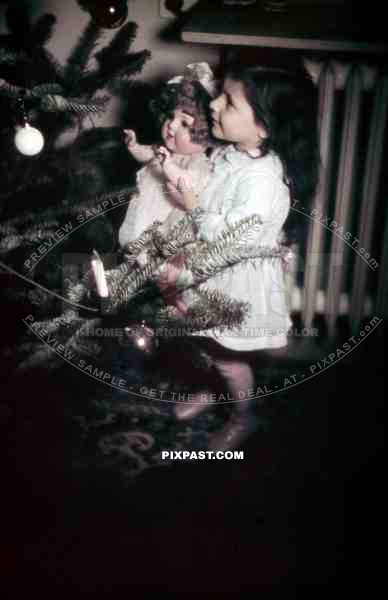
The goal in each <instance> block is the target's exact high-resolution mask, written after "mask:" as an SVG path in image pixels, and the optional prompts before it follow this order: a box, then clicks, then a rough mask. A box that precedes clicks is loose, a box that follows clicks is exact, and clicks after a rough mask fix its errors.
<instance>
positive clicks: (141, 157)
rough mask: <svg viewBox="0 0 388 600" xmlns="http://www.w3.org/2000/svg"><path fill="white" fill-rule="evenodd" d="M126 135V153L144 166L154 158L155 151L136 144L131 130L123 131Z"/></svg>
mask: <svg viewBox="0 0 388 600" xmlns="http://www.w3.org/2000/svg"><path fill="white" fill-rule="evenodd" d="M124 133H125V134H126V138H125V143H126V145H127V148H128V152H129V153H130V154H131V155H132V156H133V158H134V159H135V160H137V162H139V163H142V164H146V163H148V162H150V161H151V160H152V159H153V158H155V150H154V148H153V146H147V145H145V144H138V143H137V137H136V133H135V132H134V131H133V130H132V129H124Z"/></svg>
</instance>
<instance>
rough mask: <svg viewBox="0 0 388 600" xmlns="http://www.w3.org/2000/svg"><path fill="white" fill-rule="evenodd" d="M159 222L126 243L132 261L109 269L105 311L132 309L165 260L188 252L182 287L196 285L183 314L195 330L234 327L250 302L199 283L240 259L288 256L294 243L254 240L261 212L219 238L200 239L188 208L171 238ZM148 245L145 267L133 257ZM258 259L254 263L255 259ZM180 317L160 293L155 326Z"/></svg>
mask: <svg viewBox="0 0 388 600" xmlns="http://www.w3.org/2000/svg"><path fill="white" fill-rule="evenodd" d="M158 226H159V223H154V224H153V225H152V226H151V227H150V228H148V229H147V230H146V231H145V232H144V233H143V234H142V235H141V236H140V237H139V238H138V239H137V240H135V241H134V242H132V243H130V244H128V245H127V246H126V248H125V252H126V255H127V256H126V258H127V262H126V263H125V262H124V263H123V264H122V265H120V266H119V267H117V268H115V269H111V270H110V271H107V272H106V279H107V284H108V289H109V292H110V297H109V299H108V300H107V302H106V304H105V310H106V312H108V313H109V312H112V313H114V312H116V311H117V310H122V309H123V308H125V309H126V310H127V309H128V313H129V314H130V312H131V306H133V305H134V304H133V303H134V301H135V300H136V297H137V295H139V294H140V295H141V296H142V298H143V299H144V292H145V291H146V290H147V287H149V286H150V285H152V284H153V285H155V284H156V285H157V282H158V280H159V278H160V276H161V273H162V272H163V269H164V268H165V266H166V259H168V257H169V256H172V255H173V254H183V255H184V256H185V258H186V261H185V268H184V269H183V271H182V273H181V275H180V277H179V281H178V282H177V287H179V291H183V290H187V289H191V291H192V295H193V298H192V300H193V302H192V303H191V306H190V308H189V309H188V314H187V315H186V316H185V318H184V323H185V324H189V327H190V328H192V329H193V330H201V329H206V328H210V327H221V328H224V327H227V328H231V327H234V326H238V325H240V324H241V323H242V322H243V320H244V318H245V316H246V314H247V311H248V310H249V306H248V305H247V304H246V303H243V302H238V301H236V300H232V299H231V298H230V297H229V296H228V295H226V294H223V293H221V292H218V291H215V290H209V289H207V288H206V287H204V286H200V284H202V283H204V282H206V281H207V280H208V279H210V278H211V277H214V276H215V275H217V274H218V273H220V272H222V271H223V270H224V269H226V268H228V267H233V266H234V265H236V264H238V263H244V262H248V261H255V260H257V259H260V260H264V259H273V260H277V259H283V260H285V259H286V256H287V254H288V253H289V249H288V248H287V247H286V246H285V245H282V244H280V243H279V244H278V245H277V246H276V247H271V248H270V247H266V246H260V245H257V244H254V243H253V236H254V234H255V233H257V232H258V231H259V230H260V229H261V226H262V221H261V218H260V217H259V216H258V215H252V216H250V217H247V218H245V219H242V220H241V221H239V222H238V223H237V224H235V225H234V226H233V227H230V228H228V229H227V230H225V231H224V232H223V233H222V234H221V235H220V236H218V237H217V239H216V240H215V241H214V242H204V241H200V240H197V239H196V233H195V229H196V227H195V220H194V217H193V215H192V214H186V215H185V216H184V217H182V219H181V220H180V221H179V222H178V223H177V224H176V225H175V226H174V227H173V228H172V229H171V230H170V232H169V234H168V239H167V238H165V237H164V236H163V235H162V234H161V232H160V231H159V230H158ZM145 250H147V253H148V262H147V263H146V264H145V265H144V266H143V267H136V266H134V259H136V256H138V255H139V253H140V252H144V251H145ZM253 264H254V263H253ZM166 320H167V321H169V324H171V323H174V322H177V323H179V324H180V325H181V324H182V317H180V316H177V315H171V311H169V309H168V308H167V307H166V306H165V305H162V306H161V305H160V294H159V298H157V299H155V300H154V302H153V314H152V315H151V316H150V317H149V319H148V321H149V322H150V321H151V322H150V324H152V325H153V326H158V325H162V324H164V323H165V322H166Z"/></svg>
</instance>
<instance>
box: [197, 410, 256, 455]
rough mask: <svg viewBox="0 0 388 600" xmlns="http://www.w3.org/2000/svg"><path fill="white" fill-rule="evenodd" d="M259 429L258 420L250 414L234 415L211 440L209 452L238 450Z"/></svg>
mask: <svg viewBox="0 0 388 600" xmlns="http://www.w3.org/2000/svg"><path fill="white" fill-rule="evenodd" d="M256 429H257V420H256V418H255V417H254V416H253V415H251V414H250V413H241V414H240V413H236V414H233V415H232V417H231V418H230V420H229V421H228V423H226V425H225V426H224V427H223V429H221V431H219V432H218V433H216V434H215V435H214V436H213V437H212V438H211V440H210V443H209V450H213V452H217V451H218V450H223V451H224V452H226V451H227V450H233V449H234V448H238V447H239V446H240V445H241V444H242V443H243V442H244V441H245V440H246V439H247V438H248V437H249V436H250V435H251V434H252V433H253V432H254V431H256Z"/></svg>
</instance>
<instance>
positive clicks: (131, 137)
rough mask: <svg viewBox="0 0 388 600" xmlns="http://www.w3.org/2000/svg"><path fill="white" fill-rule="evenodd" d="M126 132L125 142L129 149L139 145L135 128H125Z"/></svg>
mask: <svg viewBox="0 0 388 600" xmlns="http://www.w3.org/2000/svg"><path fill="white" fill-rule="evenodd" d="M124 133H125V144H126V146H127V148H128V150H132V149H133V148H134V147H135V146H136V145H137V137H136V133H135V132H134V131H133V129H124Z"/></svg>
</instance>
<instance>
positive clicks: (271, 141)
mask: <svg viewBox="0 0 388 600" xmlns="http://www.w3.org/2000/svg"><path fill="white" fill-rule="evenodd" d="M225 77H228V78H230V79H233V80H236V81H241V82H242V84H243V85H244V89H245V93H246V97H247V100H248V102H249V104H250V105H251V107H252V109H253V110H254V113H255V116H256V119H257V121H258V122H259V123H262V124H263V125H264V127H265V128H266V130H267V134H268V137H267V138H266V139H265V140H264V141H263V144H262V146H261V150H262V152H263V153H264V154H267V153H268V152H269V151H270V150H273V151H274V152H276V154H277V155H278V156H279V158H280V160H281V161H282V164H283V169H284V181H285V182H286V183H287V185H288V186H289V189H290V195H291V199H292V200H297V201H298V202H299V204H296V205H295V208H296V209H298V206H300V207H302V206H303V207H304V208H306V207H307V206H308V205H309V204H310V203H311V201H312V200H313V197H314V192H315V189H316V186H317V182H318V169H319V150H318V131H317V106H318V103H317V89H316V87H315V85H314V83H313V81H312V79H311V77H310V75H309V74H308V73H307V71H306V69H305V68H304V66H303V63H302V62H299V61H298V62H297V63H293V64H292V65H291V64H289V63H287V64H285V63H284V62H280V61H277V62H276V63H274V62H266V63H264V62H263V61H260V64H258V65H249V66H246V67H243V66H241V64H237V63H233V64H229V65H227V67H226V74H225ZM298 217H301V215H300V213H298V212H297V210H291V211H290V214H289V217H288V220H287V223H286V230H287V232H288V237H289V239H290V238H293V239H294V238H295V237H296V236H297V234H299V233H300V228H301V225H302V223H301V220H300V218H298ZM298 221H299V223H298ZM303 221H305V220H303ZM293 239H292V241H293Z"/></svg>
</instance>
